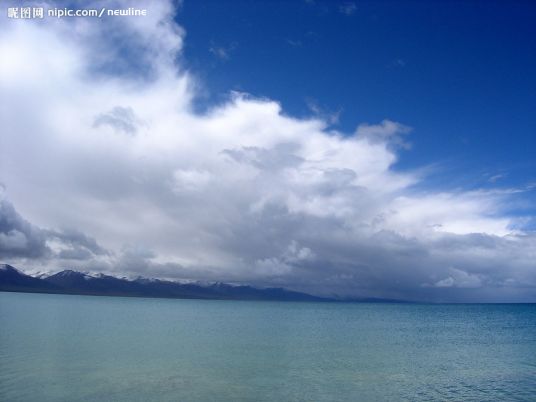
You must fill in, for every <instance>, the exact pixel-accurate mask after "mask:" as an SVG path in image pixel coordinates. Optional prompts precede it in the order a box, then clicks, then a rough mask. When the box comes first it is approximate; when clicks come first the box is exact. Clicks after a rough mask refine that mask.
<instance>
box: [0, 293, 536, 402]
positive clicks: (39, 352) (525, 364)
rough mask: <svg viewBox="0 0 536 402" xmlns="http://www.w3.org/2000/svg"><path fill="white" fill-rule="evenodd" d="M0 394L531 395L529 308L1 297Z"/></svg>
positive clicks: (244, 397)
mask: <svg viewBox="0 0 536 402" xmlns="http://www.w3.org/2000/svg"><path fill="white" fill-rule="evenodd" d="M0 400H2V401H12V402H15V401H40V402H44V401H73V402H76V401H190V402H196V401H223V402H226V401H358V400H362V401H375V400H379V401H385V400H411V401H418V400H456V401H459V400H474V401H482V400H489V401H496V400H520V401H521V400H525V401H530V400H536V306H535V305H417V304H342V303H341V304H334V303H292V302H279V303H278V302H251V301H244V302H240V301H201V300H168V299H144V298H120V297H91V296H66V295H40V294H23V293H2V292H0Z"/></svg>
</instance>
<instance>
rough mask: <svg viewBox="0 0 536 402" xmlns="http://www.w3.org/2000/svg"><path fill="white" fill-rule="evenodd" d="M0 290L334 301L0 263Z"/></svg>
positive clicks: (279, 291) (267, 290)
mask: <svg viewBox="0 0 536 402" xmlns="http://www.w3.org/2000/svg"><path fill="white" fill-rule="evenodd" d="M0 291H5V292H30V293H57V294H74V295H93V296H134V297H159V298H176V299H213V300H273V301H334V300H332V299H328V298H321V297H316V296H312V295H309V294H306V293H300V292H294V291H290V290H286V289H282V288H255V287H252V286H235V285H230V284H225V283H212V284H207V285H202V284H199V283H179V282H172V281H165V280H158V279H147V278H137V279H134V280H129V279H125V278H116V277H114V276H110V275H103V274H98V275H89V274H86V273H83V272H77V271H73V270H65V271H61V272H58V273H56V274H53V275H49V276H43V275H42V276H39V277H34V276H30V275H26V274H25V273H23V272H21V271H19V270H18V269H16V268H15V267H13V266H11V265H8V264H0Z"/></svg>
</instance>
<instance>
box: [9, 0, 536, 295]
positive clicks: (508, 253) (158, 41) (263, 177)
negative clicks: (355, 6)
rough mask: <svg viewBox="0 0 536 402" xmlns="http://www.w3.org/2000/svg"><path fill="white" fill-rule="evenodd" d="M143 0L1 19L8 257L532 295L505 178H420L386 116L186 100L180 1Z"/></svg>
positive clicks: (342, 285)
mask: <svg viewBox="0 0 536 402" xmlns="http://www.w3.org/2000/svg"><path fill="white" fill-rule="evenodd" d="M116 4H117V5H116V6H115V7H116V8H120V7H122V6H123V7H128V3H127V2H123V3H121V2H117V3H116ZM50 6H51V7H52V6H53V5H52V4H51V5H50ZM106 6H108V7H109V6H110V2H106ZM85 7H100V3H99V2H93V3H88V4H87V5H85ZM146 7H147V8H148V10H149V13H148V14H149V15H148V17H146V18H133V17H131V18H126V17H125V18H106V19H90V18H85V19H84V18H71V19H61V20H52V19H45V20H43V21H7V22H8V23H4V24H2V26H1V27H0V53H1V54H2V55H4V56H3V57H2V62H1V64H0V89H1V93H2V98H3V99H2V105H3V106H2V109H1V121H2V128H1V132H2V134H1V139H0V152H1V158H0V182H1V183H2V184H3V186H4V189H3V191H2V193H1V195H0V197H1V199H0V258H1V259H2V260H4V262H9V263H12V264H13V265H16V266H20V267H21V268H24V269H26V270H28V271H43V270H45V271H46V270H59V269H61V268H66V267H70V268H77V269H82V270H89V271H98V272H109V273H113V274H124V275H128V276H136V275H142V276H154V277H161V278H170V279H193V280H219V281H228V282H236V283H249V284H253V285H257V286H264V285H278V286H285V287H289V288H292V289H296V290H302V291H308V292H312V293H315V294H320V295H334V294H336V295H342V296H349V297H371V296H372V297H391V298H403V299H412V300H433V301H441V300H448V301H479V300H481V301H526V300H532V301H534V300H536V267H535V261H536V258H535V257H536V251H535V250H536V236H535V235H534V233H530V232H527V231H523V230H521V229H520V227H521V226H520V220H519V218H516V217H512V216H508V215H507V214H506V213H505V210H506V207H507V205H508V203H509V202H510V200H511V198H512V197H515V192H514V191H498V190H495V191H490V190H487V191H484V190H480V191H478V190H476V191H462V190H457V191H449V190H446V189H443V190H441V189H437V188H436V189H428V190H423V189H422V186H419V184H421V183H422V181H423V177H422V175H421V174H420V173H419V172H412V171H406V172H401V171H397V170H396V169H395V168H394V166H395V164H396V162H397V158H398V155H399V154H400V152H411V151H410V150H409V149H408V148H409V147H408V142H407V141H408V137H409V136H410V133H409V132H410V128H409V127H408V126H406V125H404V124H401V123H398V122H394V121H391V120H389V119H386V120H384V121H381V122H375V123H374V122H369V123H363V124H359V125H357V128H356V130H355V132H353V133H342V132H338V131H335V130H332V129H331V128H330V126H329V122H326V121H323V120H322V119H321V118H319V117H311V118H310V119H298V118H294V117H291V116H288V115H286V114H285V112H284V111H283V110H282V108H281V105H280V104H279V103H277V102H276V101H274V100H270V99H259V98H255V97H254V96H251V95H249V94H242V93H232V94H230V96H229V99H228V100H227V101H226V102H224V103H221V104H219V105H217V106H214V107H212V108H211V109H210V110H209V111H207V112H205V113H202V114H200V113H198V112H195V111H194V107H193V101H194V100H195V99H196V96H197V93H198V89H197V88H198V83H197V82H196V79H195V77H194V76H193V75H192V73H190V72H188V71H185V70H184V69H183V68H182V66H183V64H184V63H182V61H181V57H182V55H181V48H182V44H183V40H184V38H185V33H184V31H183V30H182V29H181V28H180V27H179V26H177V25H176V24H175V22H174V14H175V12H176V11H177V10H176V9H175V8H174V6H173V4H172V3H170V2H165V1H159V2H148V3H147V5H146ZM2 12H5V10H2ZM179 12H180V11H179Z"/></svg>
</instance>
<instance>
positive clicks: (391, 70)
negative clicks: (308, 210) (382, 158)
mask: <svg viewBox="0 0 536 402" xmlns="http://www.w3.org/2000/svg"><path fill="white" fill-rule="evenodd" d="M176 20H177V21H178V22H179V23H180V24H181V25H182V26H183V27H184V28H185V29H186V31H187V37H186V43H185V47H184V60H185V62H186V66H187V67H188V68H191V69H192V70H193V71H194V72H195V74H196V75H198V76H199V77H200V79H201V80H202V82H203V83H204V87H205V90H206V97H205V98H201V99H200V104H201V106H206V105H207V104H211V103H213V102H217V101H219V100H220V99H221V98H222V97H225V96H227V93H228V91H230V90H238V91H244V92H247V93H251V94H254V95H256V96H266V97H268V98H271V99H275V100H278V101H280V102H281V103H282V105H283V108H284V110H285V112H286V113H289V114H291V115H296V116H306V115H310V114H311V113H312V111H311V108H310V105H311V104H314V105H316V106H317V107H318V108H319V109H321V110H322V111H323V112H324V113H326V114H330V113H333V114H335V113H337V112H339V111H340V115H339V121H338V123H336V124H333V128H335V129H337V130H341V131H344V132H346V133H353V131H354V130H355V127H356V125H357V124H358V123H359V122H363V121H365V122H376V121H379V120H382V119H384V118H389V119H392V120H395V121H400V122H402V123H404V124H406V125H409V126H411V127H412V128H413V132H412V133H411V136H410V137H409V140H410V142H411V143H412V145H413V146H412V149H411V151H410V152H405V153H402V154H401V155H400V162H399V165H398V166H397V167H399V168H408V167H418V166H422V165H433V166H434V167H435V168H436V169H437V170H436V171H435V173H434V175H432V176H431V177H430V180H431V183H429V184H430V185H434V179H435V180H437V181H440V183H441V186H450V187H454V188H456V187H463V188H476V187H482V186H488V185H489V184H490V182H489V180H490V179H491V181H492V182H493V184H494V185H501V186H525V185H527V184H529V183H531V182H534V181H536V173H535V172H536V162H535V158H534V151H535V150H536V117H535V116H536V113H535V108H536V107H535V106H536V74H534V71H536V24H535V23H534V21H535V20H536V4H535V3H534V2H530V1H512V2H508V3H505V2H499V1H485V2H484V1H480V2H475V1H434V2H425V1H403V2H402V1H373V2H370V1H359V2H332V1H304V0H297V1H243V0H242V1H229V2H222V1H185V2H184V3H183V5H182V7H181V8H180V10H179V11H178V14H177V17H176Z"/></svg>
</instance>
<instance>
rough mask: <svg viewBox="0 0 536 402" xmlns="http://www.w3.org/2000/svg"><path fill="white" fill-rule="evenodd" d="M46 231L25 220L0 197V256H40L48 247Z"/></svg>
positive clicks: (43, 254) (44, 255) (42, 255)
mask: <svg viewBox="0 0 536 402" xmlns="http://www.w3.org/2000/svg"><path fill="white" fill-rule="evenodd" d="M46 239H47V238H46V233H45V232H43V231H42V230H41V229H39V228H38V227H36V226H34V225H32V224H31V223H30V222H28V221H27V220H25V219H24V218H23V217H22V216H20V215H19V213H18V212H17V211H16V210H15V208H14V207H13V205H12V204H11V203H10V202H8V201H7V200H5V199H0V257H1V258H3V259H9V258H40V257H46V256H47V255H48V254H49V253H50V249H49V248H48V247H47V244H46Z"/></svg>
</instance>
